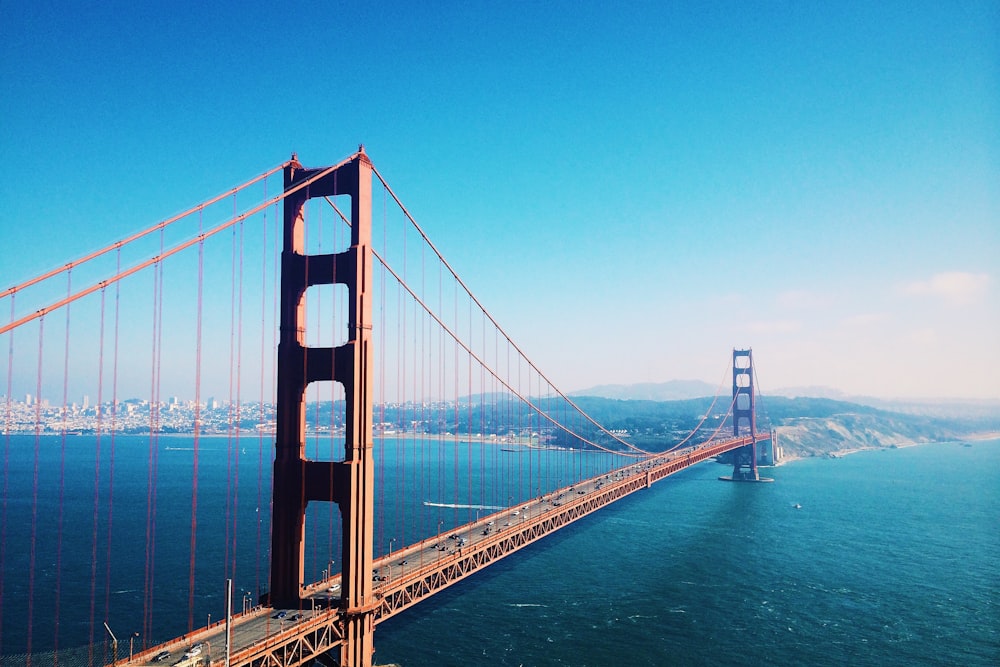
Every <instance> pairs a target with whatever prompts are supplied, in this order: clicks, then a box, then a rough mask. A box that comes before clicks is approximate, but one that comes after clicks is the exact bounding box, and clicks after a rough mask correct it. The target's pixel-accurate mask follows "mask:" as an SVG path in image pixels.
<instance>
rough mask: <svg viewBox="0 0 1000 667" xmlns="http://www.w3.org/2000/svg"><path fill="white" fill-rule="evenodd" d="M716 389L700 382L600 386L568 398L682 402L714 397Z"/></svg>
mask: <svg viewBox="0 0 1000 667" xmlns="http://www.w3.org/2000/svg"><path fill="white" fill-rule="evenodd" d="M717 389H718V387H713V386H712V385H710V384H709V383H707V382H702V381H701V380H670V381H669V382H641V383H639V384H601V385H597V386H596V387H591V388H590V389H581V390H579V391H573V392H570V394H569V395H570V396H595V397H597V398H613V399H616V400H630V401H682V400H685V399H689V398H701V397H703V396H715V392H716V390H717Z"/></svg>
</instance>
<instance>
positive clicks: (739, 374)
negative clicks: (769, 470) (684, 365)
mask: <svg viewBox="0 0 1000 667" xmlns="http://www.w3.org/2000/svg"><path fill="white" fill-rule="evenodd" d="M753 375H754V368H753V350H750V349H746V350H736V349H734V350H733V408H732V410H733V437H734V438H738V437H740V434H741V433H743V434H749V436H750V442H749V443H748V444H746V445H744V446H743V447H740V448H739V449H734V450H732V451H731V452H729V456H730V457H731V459H732V463H733V474H732V475H731V476H729V477H719V479H720V480H722V481H724V482H773V481H774V480H773V479H771V478H769V477H761V476H760V473H759V472H758V470H757V440H758V439H757V410H756V407H757V399H756V396H755V394H754V390H753ZM744 423H745V424H744ZM773 443H774V439H773V434H772V436H771V447H772V448H773V447H774V444H773ZM772 451H773V449H772Z"/></svg>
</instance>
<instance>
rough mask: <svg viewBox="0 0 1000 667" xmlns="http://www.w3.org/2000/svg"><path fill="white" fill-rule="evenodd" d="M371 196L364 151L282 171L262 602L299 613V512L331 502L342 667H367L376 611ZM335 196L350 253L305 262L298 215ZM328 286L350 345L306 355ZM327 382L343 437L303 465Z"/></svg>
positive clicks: (301, 529)
mask: <svg viewBox="0 0 1000 667" xmlns="http://www.w3.org/2000/svg"><path fill="white" fill-rule="evenodd" d="M306 183H308V185H307V186H306V185H305V184H306ZM371 186H372V164H371V162H370V161H369V159H368V156H367V155H366V154H365V153H364V149H363V148H361V149H359V151H358V152H357V153H356V154H355V155H353V156H352V157H351V159H350V160H348V161H347V162H345V163H342V164H340V165H338V166H335V167H325V168H318V169H305V168H303V167H302V165H300V164H299V163H298V161H296V160H295V157H294V156H293V158H292V162H291V163H290V164H289V165H288V166H287V167H286V168H285V193H286V197H285V201H284V245H283V250H282V254H281V305H280V309H281V310H280V339H279V344H278V404H277V425H276V428H277V431H276V437H275V456H274V482H273V491H272V494H273V495H272V500H273V503H272V510H271V582H270V592H269V593H268V596H267V600H266V602H267V603H268V604H270V605H271V606H272V607H274V608H278V609H282V608H284V609H298V608H301V607H302V606H303V604H302V594H303V576H304V550H305V514H306V506H307V505H308V504H309V503H310V502H336V503H337V505H338V506H339V509H340V514H341V521H342V535H343V540H342V544H343V551H342V554H341V557H342V561H341V562H342V564H343V568H342V579H341V581H342V596H341V616H342V618H343V619H344V621H343V642H342V644H341V654H340V656H339V664H340V665H344V666H345V667H347V666H350V667H367V666H369V665H371V664H372V654H373V652H374V644H373V634H374V629H375V621H374V618H375V609H376V606H377V605H376V599H375V598H374V596H373V590H372V574H371V573H372V552H373V542H374V539H373V538H374V529H373V526H374V491H373V487H374V463H373V457H372V396H371V391H370V387H371V372H372V369H371V358H370V347H371V309H372V306H371V301H370V294H368V292H367V290H368V289H370V285H371V278H372V248H371ZM337 195H347V196H350V198H351V245H350V247H349V248H348V249H347V250H345V251H344V252H340V253H333V254H325V255H307V254H306V252H305V250H306V247H305V229H304V228H305V219H304V214H303V207H304V205H305V203H306V201H307V200H308V199H310V198H313V197H330V196H337ZM330 284H343V285H346V286H347V289H348V293H349V306H348V323H347V324H348V340H347V342H346V343H344V344H343V345H340V346H338V347H307V346H306V345H305V327H306V314H305V293H306V290H307V289H308V288H309V287H312V286H315V285H330ZM325 381H335V382H339V383H341V384H342V385H343V386H344V394H345V403H346V414H345V426H346V428H345V455H344V459H343V460H342V461H313V460H309V459H307V458H306V448H305V427H306V424H305V410H306V406H305V393H306V388H307V386H308V385H309V384H310V383H312V382H325ZM330 657H333V656H330Z"/></svg>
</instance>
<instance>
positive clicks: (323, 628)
mask: <svg viewBox="0 0 1000 667" xmlns="http://www.w3.org/2000/svg"><path fill="white" fill-rule="evenodd" d="M768 439H770V436H769V435H767V434H758V435H757V441H758V442H760V441H763V440H768ZM750 441H751V438H750V437H749V436H745V437H741V438H733V439H729V440H724V441H721V442H716V443H712V444H705V445H699V446H696V447H692V448H688V449H682V450H680V451H677V452H668V453H665V454H662V455H659V456H656V457H653V458H650V459H646V460H644V461H641V462H638V463H635V464H634V465H631V466H627V467H625V468H621V469H619V470H617V471H615V472H614V473H611V474H608V475H600V476H597V477H594V478H591V479H589V480H586V481H585V482H582V483H579V484H576V485H575V486H570V487H565V488H563V489H558V490H556V491H553V492H552V493H549V494H547V495H544V496H542V497H540V498H536V499H534V500H531V501H528V502H526V503H522V504H521V505H519V506H517V507H510V508H505V509H503V510H501V511H499V512H496V513H494V514H491V515H488V516H484V517H482V518H480V519H479V520H478V521H474V522H472V523H468V524H466V525H464V526H460V527H459V528H456V529H455V530H453V531H451V532H450V533H449V534H448V535H447V536H437V537H431V538H427V539H425V540H422V541H421V542H418V543H416V544H412V545H410V546H408V547H405V548H403V549H399V550H397V551H394V552H393V553H391V554H387V555H385V556H382V557H381V558H379V559H377V560H376V561H375V563H374V568H375V572H376V576H377V577H379V580H378V581H377V582H376V585H375V590H374V597H375V599H374V600H373V601H372V604H373V605H375V607H376V616H375V622H376V623H379V622H381V621H384V620H386V619H388V618H391V617H392V616H394V615H396V614H398V613H399V612H401V611H403V610H404V609H407V608H409V607H411V606H413V605H415V604H416V603H418V602H420V601H421V600H423V599H425V598H427V597H430V596H431V595H433V594H434V593H436V592H438V591H440V590H442V589H444V588H447V587H448V586H450V585H452V584H454V583H455V582H457V581H461V580H462V579H464V578H465V577H468V576H469V575H471V574H473V573H475V572H478V571H479V570H481V569H482V568H484V567H486V566H488V565H490V564H491V563H494V562H496V561H497V560H499V559H501V558H503V557H504V556H507V555H509V554H511V553H513V552H515V551H517V550H518V549H521V548H523V547H525V546H527V545H529V544H531V543H532V542H536V541H537V540H539V539H541V538H543V537H545V536H546V535H548V534H550V533H552V532H555V531H556V530H559V529H560V528H563V527H564V526H566V525H568V524H570V523H572V522H574V521H576V520H577V519H579V518H581V517H584V516H586V515H588V514H590V513H592V512H594V511H596V510H598V509H601V508H602V507H605V506H606V505H609V504H611V503H613V502H615V501H616V500H619V499H621V498H623V497H625V496H627V495H629V494H631V493H634V492H635V491H638V490H640V489H644V488H648V487H650V486H651V485H652V484H653V483H655V482H658V481H660V480H662V479H664V478H666V477H668V476H670V475H672V474H674V473H676V472H679V471H680V470H683V469H684V468H687V467H689V466H691V465H694V464H696V463H700V462H702V461H704V460H706V459H709V458H712V457H715V456H718V455H720V454H723V453H725V452H728V451H731V450H733V449H737V448H739V447H742V446H744V445H747V444H749V443H750ZM303 598H304V604H303V609H282V610H278V609H272V608H270V607H257V608H254V609H252V610H250V611H248V612H245V613H241V614H238V615H234V616H233V618H232V625H231V628H230V635H231V636H230V646H231V649H230V663H229V664H230V665H231V667H242V666H244V665H245V666H247V667H294V666H296V665H300V664H304V663H306V662H308V661H311V660H313V659H315V658H316V657H317V656H320V655H322V654H324V653H327V652H329V651H331V650H333V649H336V648H337V647H338V646H339V645H340V643H341V642H342V640H343V637H342V634H341V633H342V627H343V623H342V619H341V609H340V608H339V604H340V575H339V574H338V575H336V576H334V577H331V578H329V579H326V580H323V581H318V582H315V583H313V584H310V585H308V586H306V587H305V589H304V593H303ZM225 636H226V623H225V621H224V620H223V621H218V622H216V623H214V624H213V625H211V626H209V627H207V628H201V629H199V630H196V631H195V632H192V633H189V634H187V635H184V636H183V637H179V638H177V639H175V640H173V641H170V642H167V643H165V644H162V645H159V646H156V647H153V648H150V649H147V650H145V651H143V652H142V653H139V654H137V655H135V656H134V657H133V658H132V659H131V660H129V661H124V660H123V661H119V664H122V663H124V664H128V665H150V666H155V665H177V667H195V665H209V666H211V665H221V664H224V661H225ZM194 646H198V647H199V649H198V652H197V653H196V654H195V655H190V656H188V657H185V652H186V651H188V650H189V649H191V648H192V647H194ZM164 652H168V653H169V656H168V657H167V658H163V659H162V660H161V661H154V658H155V657H156V656H157V655H159V654H162V653H164Z"/></svg>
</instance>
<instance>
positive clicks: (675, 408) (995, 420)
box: [574, 388, 1000, 457]
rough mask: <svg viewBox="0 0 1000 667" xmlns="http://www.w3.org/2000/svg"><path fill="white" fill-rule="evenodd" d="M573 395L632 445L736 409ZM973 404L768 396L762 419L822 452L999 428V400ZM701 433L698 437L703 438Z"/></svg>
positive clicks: (672, 435)
mask: <svg viewBox="0 0 1000 667" xmlns="http://www.w3.org/2000/svg"><path fill="white" fill-rule="evenodd" d="M713 392H714V388H713ZM574 401H575V402H576V403H577V404H578V405H579V406H580V407H581V408H582V409H583V410H584V411H585V412H586V413H587V414H589V415H591V416H592V417H593V418H594V419H595V420H597V422H598V423H600V424H601V425H603V426H605V427H607V428H609V429H617V430H621V431H625V432H627V433H628V434H629V435H628V439H629V440H630V441H631V442H632V443H633V444H635V445H637V446H639V447H642V448H645V449H648V450H649V451H654V450H657V449H662V448H664V447H667V446H670V445H671V444H673V443H675V442H677V441H679V440H680V439H681V438H683V437H684V436H685V435H686V434H687V433H689V432H690V431H691V429H693V428H694V427H695V426H696V425H697V424H698V422H699V421H700V420H701V418H702V417H703V416H705V415H708V416H709V419H708V420H707V423H706V424H705V426H704V427H703V431H699V433H703V437H708V436H709V435H710V434H711V432H712V431H713V430H714V428H716V427H717V426H718V425H719V421H720V418H721V417H724V416H725V413H726V411H727V409H728V407H729V406H728V401H727V400H725V399H724V397H723V399H722V400H720V401H716V402H715V404H714V406H713V405H712V399H711V398H706V397H699V398H693V399H685V400H674V401H652V400H627V399H611V398H602V397H596V396H581V397H579V398H574ZM951 407H952V408H956V406H954V405H953V406H951ZM973 407H975V408H976V409H975V410H970V411H963V410H958V409H953V410H950V412H951V414H947V415H942V414H941V413H940V412H938V413H928V412H902V411H894V410H887V409H884V408H881V407H874V406H871V405H861V404H859V403H852V402H848V401H842V400H833V399H829V398H811V397H798V398H787V397H784V396H764V397H762V398H760V399H759V401H758V403H757V411H758V415H757V423H758V427H759V428H760V429H762V430H763V429H770V428H774V429H776V430H777V432H778V439H779V442H780V444H781V446H782V448H783V449H784V450H785V452H786V454H788V455H790V456H800V457H801V456H823V455H827V454H832V453H834V452H839V451H844V450H850V449H862V448H870V447H898V446H902V445H906V444H913V443H920V442H940V441H947V440H965V439H969V438H972V437H975V436H976V435H977V434H988V433H992V434H997V433H1000V406H995V407H993V408H992V409H989V405H986V406H975V405H973ZM722 430H723V431H727V430H728V431H729V432H731V426H727V425H724V428H723V429H722ZM994 437H995V436H994ZM699 439H700V438H699V437H697V436H696V437H695V441H696V442H697V441H698V440H699Z"/></svg>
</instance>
